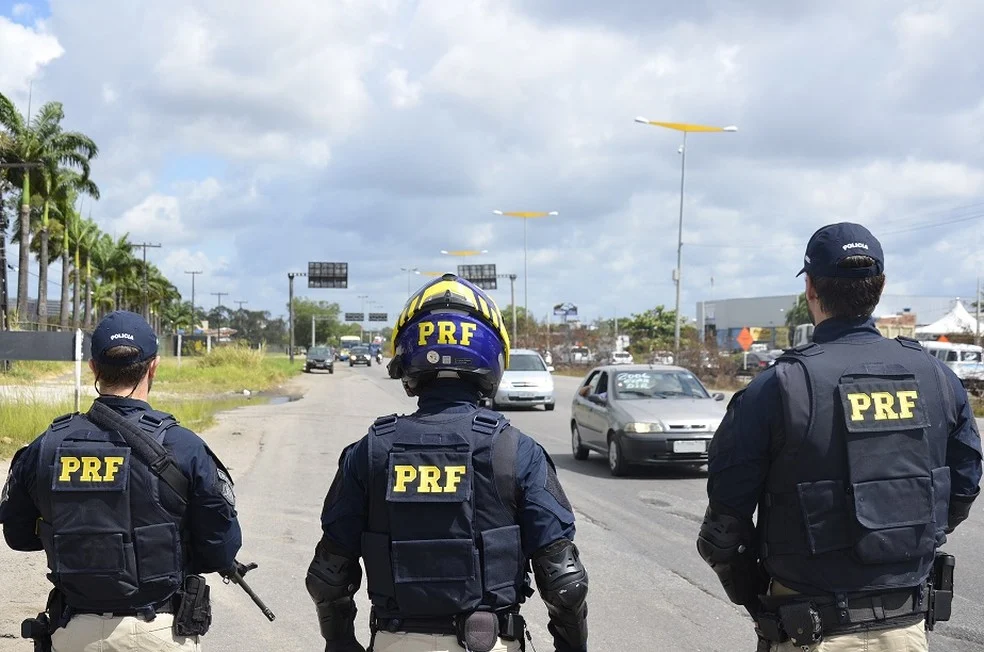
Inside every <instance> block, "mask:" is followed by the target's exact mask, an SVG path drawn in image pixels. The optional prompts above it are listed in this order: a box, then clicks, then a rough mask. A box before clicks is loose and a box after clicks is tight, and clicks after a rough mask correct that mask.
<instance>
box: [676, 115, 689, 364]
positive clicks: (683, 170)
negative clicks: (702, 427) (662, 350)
mask: <svg viewBox="0 0 984 652" xmlns="http://www.w3.org/2000/svg"><path fill="white" fill-rule="evenodd" d="M686 178H687V132H686V131H685V132H683V145H681V146H680V219H679V223H678V225H677V266H676V304H675V305H676V307H675V308H674V309H673V310H674V319H673V322H674V323H673V362H674V363H675V364H680V286H681V285H683V278H682V277H681V274H682V272H683V186H684V180H685V179H686Z"/></svg>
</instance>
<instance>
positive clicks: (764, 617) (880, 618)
mask: <svg viewBox="0 0 984 652" xmlns="http://www.w3.org/2000/svg"><path fill="white" fill-rule="evenodd" d="M927 597H928V590H927V586H926V585H922V586H917V587H914V588H910V589H902V590H898V591H888V592H884V593H856V594H838V595H836V596H833V599H831V596H825V597H823V598H816V597H810V596H806V595H790V596H771V595H767V596H760V598H759V599H760V600H761V602H762V605H763V607H764V610H763V611H762V612H761V613H759V614H758V615H757V616H756V618H755V622H756V625H757V629H758V632H759V634H760V636H762V637H763V638H766V639H768V640H770V641H773V642H778V643H782V642H785V641H786V640H789V639H790V638H797V636H796V635H795V634H796V632H793V631H790V629H791V626H790V623H789V622H788V620H789V619H790V617H791V616H790V614H795V615H799V613H797V612H800V613H802V610H801V609H799V608H800V607H809V608H810V611H811V612H812V614H813V616H818V618H816V617H814V618H813V619H812V620H813V623H814V625H813V626H814V628H815V630H818V631H815V634H816V635H822V636H830V635H835V634H846V633H850V632H856V631H860V630H865V629H869V630H870V629H888V628H892V627H898V626H904V625H910V624H915V623H917V622H919V620H921V619H922V618H923V617H924V616H925V615H926V612H927V611H928V608H929V606H928V600H927ZM784 616H785V618H784ZM803 622H805V623H809V622H810V618H809V617H804V618H803ZM796 629H800V630H801V629H802V627H796ZM804 633H805V632H803V631H800V632H799V634H800V635H802V634H804Z"/></svg>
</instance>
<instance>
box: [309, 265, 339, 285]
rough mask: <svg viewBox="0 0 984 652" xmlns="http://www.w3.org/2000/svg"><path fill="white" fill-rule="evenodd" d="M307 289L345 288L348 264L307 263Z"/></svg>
mask: <svg viewBox="0 0 984 652" xmlns="http://www.w3.org/2000/svg"><path fill="white" fill-rule="evenodd" d="M307 276H308V287H309V288H347V287H348V263H324V262H308V275H307Z"/></svg>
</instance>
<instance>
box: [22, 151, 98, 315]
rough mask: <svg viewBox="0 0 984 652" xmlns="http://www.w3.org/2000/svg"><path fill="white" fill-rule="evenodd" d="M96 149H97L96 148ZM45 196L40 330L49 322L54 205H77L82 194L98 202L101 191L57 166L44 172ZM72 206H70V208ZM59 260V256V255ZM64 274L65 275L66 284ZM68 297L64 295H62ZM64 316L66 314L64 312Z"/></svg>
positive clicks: (42, 227)
mask: <svg viewBox="0 0 984 652" xmlns="http://www.w3.org/2000/svg"><path fill="white" fill-rule="evenodd" d="M93 147H95V145H93ZM43 175H44V192H43V193H42V195H41V196H42V200H43V204H42V211H41V226H40V229H39V235H40V236H41V237H40V238H39V240H40V242H41V244H40V246H39V247H38V265H39V269H38V313H37V315H38V324H39V325H40V326H39V328H45V327H46V326H45V324H46V322H47V320H48V264H49V263H50V260H49V258H48V255H49V251H48V235H49V229H50V227H51V224H50V220H49V210H50V208H51V207H52V206H53V205H55V206H56V205H57V204H58V202H59V201H60V200H62V199H63V198H66V199H70V200H71V201H72V202H74V199H75V196H76V194H77V193H79V192H83V193H85V194H87V195H89V196H90V197H92V198H93V199H99V188H98V186H96V184H95V183H93V182H92V181H91V180H90V179H88V178H87V177H86V176H85V175H81V174H78V173H77V172H75V171H74V170H69V169H65V168H59V167H57V165H56V166H55V167H54V168H53V169H48V170H44V171H43ZM70 205H71V204H70ZM56 257H57V254H56ZM64 278H65V274H64V272H63V273H62V279H63V280H64ZM62 295H63V296H64V295H65V291H64V290H63V291H62ZM62 313H65V310H64V309H62Z"/></svg>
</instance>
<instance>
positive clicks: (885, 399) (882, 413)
mask: <svg viewBox="0 0 984 652" xmlns="http://www.w3.org/2000/svg"><path fill="white" fill-rule="evenodd" d="M918 399H919V392H917V391H916V390H914V389H911V390H902V391H898V392H871V393H870V394H868V393H866V392H855V393H851V394H848V395H847V400H848V402H850V404H851V421H864V420H866V419H867V418H868V417H869V416H873V417H874V420H875V421H885V420H888V419H911V418H913V413H912V410H913V408H915V407H916V401H917V400H918Z"/></svg>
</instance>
